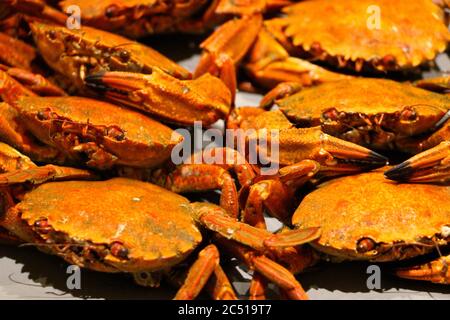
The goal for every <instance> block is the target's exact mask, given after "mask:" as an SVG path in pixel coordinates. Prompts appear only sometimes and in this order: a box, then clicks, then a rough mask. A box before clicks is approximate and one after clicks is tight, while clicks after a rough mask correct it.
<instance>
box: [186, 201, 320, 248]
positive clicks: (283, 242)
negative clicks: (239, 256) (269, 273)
mask: <svg viewBox="0 0 450 320" xmlns="http://www.w3.org/2000/svg"><path fill="white" fill-rule="evenodd" d="M191 206H192V209H193V211H194V218H195V219H196V220H197V221H198V222H199V223H201V224H202V225H204V226H206V227H207V228H208V229H210V230H212V231H215V232H217V233H219V234H220V235H222V236H223V237H225V238H227V239H232V240H234V241H236V242H239V243H242V244H244V245H247V246H249V247H251V248H253V249H255V250H258V251H261V252H265V251H271V250H279V249H280V248H283V247H286V246H288V247H290V246H297V245H301V244H304V243H306V242H309V241H311V239H315V238H317V237H318V236H319V235H318V234H317V233H318V231H317V230H316V228H313V229H311V230H310V229H305V230H300V231H297V230H293V231H289V232H287V233H286V234H285V235H284V237H280V236H279V235H274V234H272V233H270V232H269V231H267V230H264V229H260V228H255V227H252V226H250V225H248V224H246V223H242V222H239V221H237V220H236V219H234V218H232V217H230V216H228V215H227V214H226V212H225V211H224V209H222V208H221V207H218V206H216V205H212V204H206V203H193V204H192V205H191Z"/></svg>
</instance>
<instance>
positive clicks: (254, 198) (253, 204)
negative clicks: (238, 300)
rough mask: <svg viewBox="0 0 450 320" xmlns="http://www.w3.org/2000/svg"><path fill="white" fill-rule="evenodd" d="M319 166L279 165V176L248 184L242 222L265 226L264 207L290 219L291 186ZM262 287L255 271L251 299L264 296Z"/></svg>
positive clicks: (300, 182)
mask: <svg viewBox="0 0 450 320" xmlns="http://www.w3.org/2000/svg"><path fill="white" fill-rule="evenodd" d="M318 170H319V165H318V164H317V163H316V162H314V161H309V160H305V161H302V162H301V163H299V164H295V165H292V166H288V167H284V168H282V169H280V171H279V174H278V177H277V178H278V179H271V180H269V179H268V180H262V181H260V182H257V183H255V184H253V185H251V186H250V191H249V193H248V197H247V201H246V203H245V207H244V210H243V214H242V220H243V222H245V223H248V224H250V225H252V226H255V227H258V228H262V229H265V228H266V223H265V220H264V207H266V208H267V209H268V210H269V212H270V213H271V214H272V215H273V216H275V217H277V218H278V219H280V220H281V221H289V220H290V216H291V214H292V212H293V209H294V208H289V206H288V205H287V204H290V203H292V201H291V200H292V198H293V197H294V194H293V192H294V190H295V189H296V187H297V186H298V185H301V184H303V183H304V182H305V180H306V179H309V178H310V177H311V176H312V175H314V174H315V173H316V172H317V171H318ZM287 181H291V183H293V184H294V185H295V187H292V188H290V187H288V186H287V185H286V184H285V183H284V182H287ZM244 190H245V189H244ZM241 192H242V191H241ZM289 209H291V210H289ZM265 287H266V283H265V281H264V278H263V277H262V276H261V275H260V274H259V273H257V272H255V274H254V275H253V278H252V282H251V285H250V299H252V300H260V299H264V298H265V294H264V290H265Z"/></svg>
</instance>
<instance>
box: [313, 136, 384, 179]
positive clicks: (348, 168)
mask: <svg viewBox="0 0 450 320" xmlns="http://www.w3.org/2000/svg"><path fill="white" fill-rule="evenodd" d="M321 157H323V158H322V159H321ZM313 160H316V161H318V162H319V163H320V164H321V169H320V173H321V174H323V175H326V176H334V175H341V174H352V173H356V172H360V171H365V170H371V169H375V168H379V167H382V166H385V165H386V164H387V163H388V158H386V157H385V156H383V155H381V154H379V153H376V152H375V151H372V150H370V149H367V148H365V147H362V146H360V145H357V144H355V143H352V142H348V141H345V140H342V139H339V138H336V137H333V136H330V135H328V134H325V133H321V135H320V150H319V152H318V157H317V158H316V159H313Z"/></svg>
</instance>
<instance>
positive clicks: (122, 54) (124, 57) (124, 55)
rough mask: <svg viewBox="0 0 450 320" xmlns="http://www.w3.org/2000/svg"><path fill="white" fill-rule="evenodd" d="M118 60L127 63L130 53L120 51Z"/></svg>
mask: <svg viewBox="0 0 450 320" xmlns="http://www.w3.org/2000/svg"><path fill="white" fill-rule="evenodd" d="M119 58H120V60H122V62H128V60H130V52H129V51H128V50H120V51H119Z"/></svg>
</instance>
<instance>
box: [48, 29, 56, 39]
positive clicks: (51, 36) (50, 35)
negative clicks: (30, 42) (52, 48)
mask: <svg viewBox="0 0 450 320" xmlns="http://www.w3.org/2000/svg"><path fill="white" fill-rule="evenodd" d="M47 38H48V39H49V40H51V41H53V40H55V39H56V31H55V30H50V31H49V32H47Z"/></svg>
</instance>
